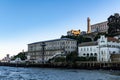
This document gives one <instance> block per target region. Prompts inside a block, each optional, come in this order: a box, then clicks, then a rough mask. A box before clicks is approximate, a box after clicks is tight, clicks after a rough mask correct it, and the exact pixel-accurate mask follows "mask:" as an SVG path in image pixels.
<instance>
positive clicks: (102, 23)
mask: <svg viewBox="0 0 120 80" xmlns="http://www.w3.org/2000/svg"><path fill="white" fill-rule="evenodd" d="M103 23H108V21H104V22H100V23H96V24H92V25H91V26H94V25H100V24H103Z"/></svg>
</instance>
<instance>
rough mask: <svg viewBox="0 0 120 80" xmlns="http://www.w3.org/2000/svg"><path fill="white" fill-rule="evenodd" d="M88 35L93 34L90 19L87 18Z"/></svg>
mask: <svg viewBox="0 0 120 80" xmlns="http://www.w3.org/2000/svg"><path fill="white" fill-rule="evenodd" d="M87 33H91V25H90V18H89V17H88V18H87Z"/></svg>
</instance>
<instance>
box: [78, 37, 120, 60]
mask: <svg viewBox="0 0 120 80" xmlns="http://www.w3.org/2000/svg"><path fill="white" fill-rule="evenodd" d="M78 53H79V56H83V57H87V56H88V57H90V56H95V57H97V61H100V62H104V61H105V62H108V61H111V59H110V56H111V54H120V42H119V40H118V39H116V38H112V37H105V36H101V37H100V39H98V40H97V41H96V42H86V43H81V44H79V46H78Z"/></svg>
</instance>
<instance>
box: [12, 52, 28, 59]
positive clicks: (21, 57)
mask: <svg viewBox="0 0 120 80" xmlns="http://www.w3.org/2000/svg"><path fill="white" fill-rule="evenodd" d="M16 58H20V59H21V60H25V59H27V57H26V56H25V52H20V53H18V54H17V55H15V56H14V57H13V58H12V60H15V59H16Z"/></svg>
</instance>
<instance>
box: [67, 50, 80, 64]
mask: <svg viewBox="0 0 120 80" xmlns="http://www.w3.org/2000/svg"><path fill="white" fill-rule="evenodd" d="M77 57H78V53H77V52H71V53H69V54H67V56H66V61H67V62H75V61H76V59H77Z"/></svg>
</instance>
